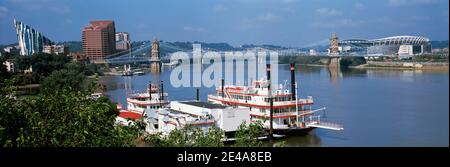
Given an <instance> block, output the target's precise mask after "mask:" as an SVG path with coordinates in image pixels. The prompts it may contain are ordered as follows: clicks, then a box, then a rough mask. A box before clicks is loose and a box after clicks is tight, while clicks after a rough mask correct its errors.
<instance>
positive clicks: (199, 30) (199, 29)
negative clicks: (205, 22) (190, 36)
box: [183, 26, 206, 33]
mask: <svg viewBox="0 0 450 167" xmlns="http://www.w3.org/2000/svg"><path fill="white" fill-rule="evenodd" d="M183 30H184V31H188V32H196V33H203V32H206V30H205V29H204V28H202V27H191V26H184V27H183Z"/></svg>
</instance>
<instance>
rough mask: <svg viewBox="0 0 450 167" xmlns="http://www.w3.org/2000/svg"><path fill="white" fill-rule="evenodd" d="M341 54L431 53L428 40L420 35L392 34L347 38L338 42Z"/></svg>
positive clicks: (397, 54) (408, 54)
mask: <svg viewBox="0 0 450 167" xmlns="http://www.w3.org/2000/svg"><path fill="white" fill-rule="evenodd" d="M339 46H340V47H339V51H340V52H341V54H342V55H367V56H392V57H396V56H398V57H400V58H408V57H412V56H414V55H421V54H424V53H431V44H430V40H429V39H428V38H426V37H421V36H393V37H387V38H380V39H372V40H364V39H347V40H342V41H340V42H339Z"/></svg>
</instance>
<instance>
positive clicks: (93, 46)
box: [82, 20, 116, 61]
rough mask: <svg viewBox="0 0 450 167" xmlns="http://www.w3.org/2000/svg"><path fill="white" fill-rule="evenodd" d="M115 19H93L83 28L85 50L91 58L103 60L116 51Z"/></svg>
mask: <svg viewBox="0 0 450 167" xmlns="http://www.w3.org/2000/svg"><path fill="white" fill-rule="evenodd" d="M115 35H116V28H115V25H114V21H112V20H102V21H91V22H90V25H89V26H87V27H84V28H83V35H82V36H83V37H82V38H83V52H84V54H85V55H86V56H87V57H88V58H89V59H90V60H94V61H96V60H103V59H104V58H105V56H107V55H111V54H113V53H114V52H115V51H116V40H115V37H116V36H115Z"/></svg>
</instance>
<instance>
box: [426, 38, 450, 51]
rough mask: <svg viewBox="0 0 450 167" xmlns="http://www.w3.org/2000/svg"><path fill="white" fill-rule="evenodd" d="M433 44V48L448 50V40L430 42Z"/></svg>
mask: <svg viewBox="0 0 450 167" xmlns="http://www.w3.org/2000/svg"><path fill="white" fill-rule="evenodd" d="M430 42H431V47H433V48H436V49H438V48H439V49H441V48H448V40H446V41H430Z"/></svg>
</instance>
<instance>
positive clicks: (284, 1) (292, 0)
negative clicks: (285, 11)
mask: <svg viewBox="0 0 450 167" xmlns="http://www.w3.org/2000/svg"><path fill="white" fill-rule="evenodd" d="M295 1H296V0H282V1H281V2H283V3H287V4H289V3H293V2H295Z"/></svg>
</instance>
